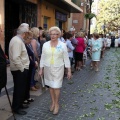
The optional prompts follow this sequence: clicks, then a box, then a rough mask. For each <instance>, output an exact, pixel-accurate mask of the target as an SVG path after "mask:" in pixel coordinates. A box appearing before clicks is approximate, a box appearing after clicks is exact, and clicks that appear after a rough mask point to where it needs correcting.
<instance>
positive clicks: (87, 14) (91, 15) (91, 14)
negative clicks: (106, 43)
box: [85, 13, 96, 19]
mask: <svg viewBox="0 0 120 120" xmlns="http://www.w3.org/2000/svg"><path fill="white" fill-rule="evenodd" d="M94 17H96V15H95V14H94V13H86V14H85V18H86V19H92V18H94Z"/></svg>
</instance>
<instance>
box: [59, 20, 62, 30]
mask: <svg viewBox="0 0 120 120" xmlns="http://www.w3.org/2000/svg"><path fill="white" fill-rule="evenodd" d="M59 28H60V29H61V30H62V22H61V21H59Z"/></svg>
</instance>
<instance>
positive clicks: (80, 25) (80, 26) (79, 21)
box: [71, 0, 89, 33]
mask: <svg viewBox="0 0 120 120" xmlns="http://www.w3.org/2000/svg"><path fill="white" fill-rule="evenodd" d="M73 1H74V2H75V3H76V4H78V6H79V7H80V8H81V9H82V10H83V12H82V13H72V15H71V16H72V17H71V19H72V24H71V26H74V27H75V29H76V31H84V32H86V33H88V24H89V23H88V20H87V19H85V17H84V16H85V14H86V13H87V11H88V9H89V0H73Z"/></svg>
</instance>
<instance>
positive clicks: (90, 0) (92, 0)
mask: <svg viewBox="0 0 120 120" xmlns="http://www.w3.org/2000/svg"><path fill="white" fill-rule="evenodd" d="M93 2H94V0H89V4H90V9H89V10H90V13H91V6H92V3H93ZM90 24H91V19H90V18H89V28H88V38H89V37H90Z"/></svg>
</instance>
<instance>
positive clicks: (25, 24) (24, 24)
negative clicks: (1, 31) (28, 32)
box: [20, 23, 29, 28]
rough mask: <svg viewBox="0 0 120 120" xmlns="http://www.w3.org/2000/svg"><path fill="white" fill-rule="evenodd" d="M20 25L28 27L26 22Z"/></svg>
mask: <svg viewBox="0 0 120 120" xmlns="http://www.w3.org/2000/svg"><path fill="white" fill-rule="evenodd" d="M20 26H22V27H27V28H29V24H27V23H22V24H21V25H20Z"/></svg>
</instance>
